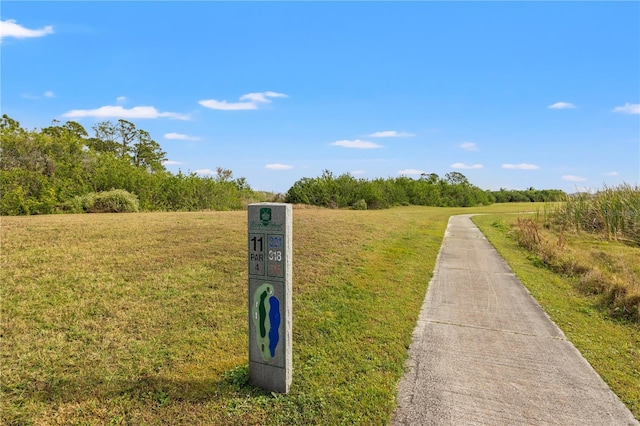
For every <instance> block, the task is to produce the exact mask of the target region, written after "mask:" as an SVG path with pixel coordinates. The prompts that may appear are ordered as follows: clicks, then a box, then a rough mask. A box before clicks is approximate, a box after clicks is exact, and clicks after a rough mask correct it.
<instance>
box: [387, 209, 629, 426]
mask: <svg viewBox="0 0 640 426" xmlns="http://www.w3.org/2000/svg"><path fill="white" fill-rule="evenodd" d="M413 339H414V341H413V343H412V345H411V348H410V349H409V361H408V371H407V373H406V374H405V376H404V378H403V379H402V381H401V382H400V386H399V395H398V402H399V405H398V408H397V410H396V412H395V414H394V416H393V420H392V425H456V426H461V425H483V426H484V425H519V426H520V425H563V426H564V425H580V426H584V425H597V426H602V425H615V426H621V425H640V423H639V422H638V421H636V420H635V419H634V418H633V416H632V415H631V412H630V411H629V410H628V409H627V408H626V407H625V406H624V404H623V403H622V402H621V401H620V400H619V399H618V397H617V396H616V395H615V394H614V393H613V392H611V390H610V389H609V387H608V386H607V385H606V384H605V383H604V382H603V381H602V379H601V378H600V376H598V374H597V373H596V372H595V371H594V370H593V369H592V368H591V366H590V365H589V363H587V361H586V360H585V359H584V358H583V357H582V355H580V353H579V352H578V350H577V349H576V348H575V347H574V346H573V345H572V344H571V343H570V342H568V341H567V340H566V338H565V336H564V334H563V333H562V331H561V330H560V329H559V328H558V327H557V326H556V325H555V324H554V323H553V322H552V321H551V320H550V319H549V318H548V317H547V315H546V314H545V313H544V312H543V311H542V309H541V308H540V306H539V305H538V304H537V302H536V301H535V300H534V299H533V298H532V297H531V295H530V294H529V293H528V291H527V290H526V289H525V288H524V286H523V285H522V283H520V281H519V280H518V279H517V278H516V277H515V275H514V274H513V272H512V271H511V269H510V268H509V267H508V266H507V264H506V263H505V262H504V261H503V260H502V258H501V257H500V255H499V254H498V253H497V252H496V251H495V249H494V248H493V247H492V246H491V244H489V242H488V241H487V240H486V239H485V237H484V235H483V234H482V233H481V232H480V230H479V229H478V228H477V227H476V226H475V225H474V224H473V222H471V219H470V218H469V215H463V216H453V217H452V218H451V219H450V220H449V225H448V227H447V231H446V234H445V238H444V241H443V243H442V247H441V248H440V254H439V255H438V261H437V263H436V268H435V272H434V276H433V279H432V280H431V283H430V284H429V289H428V291H427V295H426V298H425V301H424V305H423V306H422V311H421V313H420V318H419V320H418V325H417V327H416V329H415V331H414V336H413Z"/></svg>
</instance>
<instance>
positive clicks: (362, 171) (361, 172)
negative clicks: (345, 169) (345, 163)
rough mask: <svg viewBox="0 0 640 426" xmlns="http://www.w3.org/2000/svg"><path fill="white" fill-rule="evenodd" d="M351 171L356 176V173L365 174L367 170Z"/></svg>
mask: <svg viewBox="0 0 640 426" xmlns="http://www.w3.org/2000/svg"><path fill="white" fill-rule="evenodd" d="M349 173H351V175H353V176H356V175H363V174H365V173H367V172H365V171H364V170H354V171H352V172H349Z"/></svg>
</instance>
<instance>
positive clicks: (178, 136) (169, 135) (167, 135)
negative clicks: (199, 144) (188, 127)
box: [164, 133, 200, 141]
mask: <svg viewBox="0 0 640 426" xmlns="http://www.w3.org/2000/svg"><path fill="white" fill-rule="evenodd" d="M164 138H165V139H177V140H180V141H199V140H200V138H198V137H196V136H189V135H183V134H182V133H165V134H164Z"/></svg>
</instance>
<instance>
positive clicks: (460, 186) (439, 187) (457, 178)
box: [285, 170, 566, 209]
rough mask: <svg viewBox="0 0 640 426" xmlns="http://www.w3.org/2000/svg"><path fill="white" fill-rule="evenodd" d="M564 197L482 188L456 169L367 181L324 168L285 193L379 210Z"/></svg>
mask: <svg viewBox="0 0 640 426" xmlns="http://www.w3.org/2000/svg"><path fill="white" fill-rule="evenodd" d="M565 197H566V194H565V193H564V192H563V191H560V190H557V189H552V190H536V189H533V188H529V189H527V190H525V191H517V190H506V189H501V190H500V191H485V190H482V189H480V188H478V187H477V186H475V185H472V184H471V183H469V181H468V180H467V178H466V177H465V176H464V175H463V174H462V173H458V172H451V173H447V174H445V176H444V178H441V177H440V176H438V175H437V174H435V173H431V174H426V173H424V174H422V176H421V177H420V178H419V179H412V178H409V177H397V178H388V179H374V180H367V179H356V178H354V177H353V176H351V175H350V174H343V175H340V176H338V177H335V176H334V175H333V174H332V173H331V172H330V171H328V170H325V171H324V172H323V173H322V176H320V177H317V178H303V179H300V180H299V181H297V182H296V183H295V184H294V185H293V186H292V187H291V189H289V191H288V192H287V194H286V197H285V201H286V202H288V203H303V204H311V205H315V206H325V207H333V208H345V207H352V208H355V209H367V208H370V209H380V208H388V207H392V206H398V205H419V206H438V207H470V206H476V205H488V204H492V203H495V202H498V203H508V202H523V201H524V202H529V201H530V202H534V201H542V202H551V201H561V200H564V199H565Z"/></svg>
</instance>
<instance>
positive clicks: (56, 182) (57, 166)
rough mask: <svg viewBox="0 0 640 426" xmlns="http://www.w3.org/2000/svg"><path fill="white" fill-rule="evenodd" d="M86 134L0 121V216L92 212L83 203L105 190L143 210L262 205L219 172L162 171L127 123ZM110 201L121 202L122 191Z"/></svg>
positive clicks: (151, 143)
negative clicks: (128, 196)
mask: <svg viewBox="0 0 640 426" xmlns="http://www.w3.org/2000/svg"><path fill="white" fill-rule="evenodd" d="M92 130H93V135H91V136H90V135H89V133H88V132H87V130H86V129H85V128H84V127H83V126H82V125H80V124H79V123H77V122H74V121H67V122H66V123H64V124H61V123H60V122H58V121H55V120H54V122H53V123H52V125H51V126H49V127H46V128H43V129H40V130H26V129H24V128H22V127H21V126H20V123H19V122H18V121H16V120H14V119H12V118H10V117H9V116H7V115H6V114H4V115H3V116H2V118H1V119H0V141H1V145H0V191H1V196H0V214H2V215H29V214H50V213H64V212H73V213H79V212H82V211H95V210H93V209H92V205H90V203H89V201H92V200H96V199H98V200H99V199H100V198H96V197H95V196H94V195H95V194H102V193H106V192H109V191H112V190H123V191H126V192H128V193H130V194H131V195H133V196H134V197H135V198H136V199H137V205H139V209H140V210H143V211H152V210H160V211H171V210H173V211H178V210H187V211H188V210H206V209H211V210H231V209H242V208H243V207H244V206H245V205H246V203H248V202H253V201H262V199H260V195H261V194H259V193H256V192H254V191H252V190H251V188H250V187H249V185H248V184H247V182H246V180H245V179H244V178H238V179H234V178H233V173H232V172H231V171H230V170H227V169H223V168H221V167H219V168H218V169H217V174H216V175H215V176H211V177H202V176H198V175H196V174H195V173H187V174H185V173H182V172H179V173H177V174H173V173H170V172H168V171H167V170H166V168H165V166H164V165H163V162H164V161H165V160H166V153H165V152H164V151H163V150H162V148H161V146H160V144H158V143H157V142H156V141H155V140H153V139H152V138H151V136H150V135H149V133H148V132H146V131H145V130H141V129H138V128H136V126H135V124H133V123H131V122H129V121H127V120H118V121H117V122H116V123H112V122H109V121H105V122H102V123H98V124H96V125H95V126H93V128H92ZM112 194H113V195H114V197H115V196H118V197H122V192H112ZM102 198H104V197H102ZM113 201H114V202H116V201H117V200H113ZM88 203H89V204H88ZM112 204H113V203H112ZM116 204H118V203H117V202H116ZM120 204H122V203H120Z"/></svg>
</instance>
